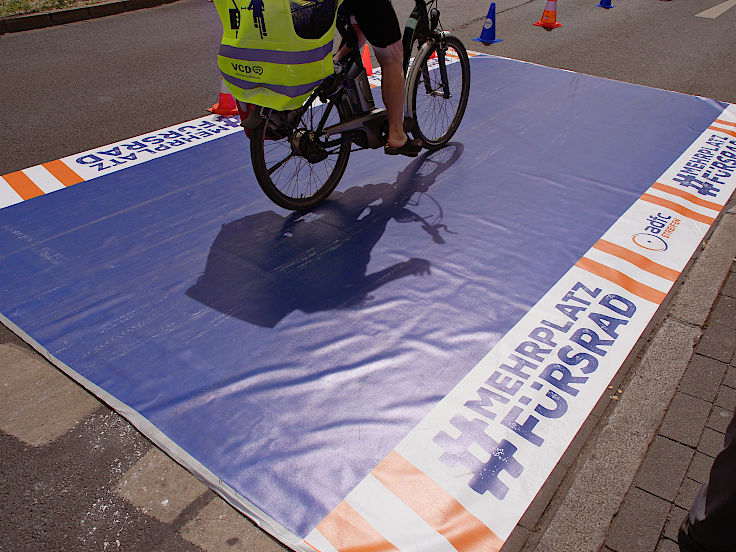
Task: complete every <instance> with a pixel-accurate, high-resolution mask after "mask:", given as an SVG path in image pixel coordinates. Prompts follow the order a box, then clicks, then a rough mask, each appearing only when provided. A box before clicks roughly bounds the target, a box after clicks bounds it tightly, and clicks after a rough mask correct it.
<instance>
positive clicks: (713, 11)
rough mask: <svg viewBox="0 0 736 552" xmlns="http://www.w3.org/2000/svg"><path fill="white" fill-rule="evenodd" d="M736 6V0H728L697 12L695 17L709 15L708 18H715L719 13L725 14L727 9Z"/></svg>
mask: <svg viewBox="0 0 736 552" xmlns="http://www.w3.org/2000/svg"><path fill="white" fill-rule="evenodd" d="M734 6H736V0H726V2H723V3H721V4H718V5H715V6H713V7H712V8H708V9H707V10H705V11H702V12H700V13H696V14H695V17H707V18H708V19H715V18H716V17H718V16H719V15H723V14H724V13H725V12H726V10H728V9H729V8H733V7H734Z"/></svg>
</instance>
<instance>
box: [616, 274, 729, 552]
mask: <svg viewBox="0 0 736 552" xmlns="http://www.w3.org/2000/svg"><path fill="white" fill-rule="evenodd" d="M735 353H736V264H734V265H732V266H731V270H730V272H729V276H728V278H727V280H726V283H725V285H724V286H723V288H722V290H721V292H720V294H719V296H718V299H717V302H716V304H715V306H714V308H713V310H712V312H711V314H710V316H709V318H708V321H707V323H706V326H705V328H704V332H703V336H702V337H701V339H700V341H699V342H698V344H697V346H696V348H695V354H694V355H693V357H692V359H691V360H690V363H689V364H688V366H687V370H686V371H685V374H684V376H683V378H682V380H680V384H679V385H678V387H677V392H676V394H675V396H674V398H673V399H672V402H671V403H670V406H669V408H668V410H667V414H666V416H665V418H664V420H663V421H662V425H661V426H660V427H659V430H658V431H657V435H656V436H655V438H654V440H653V441H652V443H651V445H650V446H649V450H648V451H647V455H646V457H645V458H644V461H643V463H642V465H641V467H640V468H639V471H638V473H637V474H636V477H635V479H634V483H633V485H632V486H631V488H630V489H629V491H628V493H627V494H626V497H625V499H624V502H623V504H622V506H621V508H620V510H619V512H618V514H616V516H615V518H614V519H613V522H612V524H611V528H610V531H609V533H608V537H607V539H606V542H605V547H604V550H605V551H606V552H642V551H646V552H654V551H656V552H677V551H678V550H679V548H678V546H677V530H678V528H679V525H680V522H681V521H682V519H683V518H684V516H685V513H686V511H687V509H688V508H689V507H690V505H691V504H692V502H693V500H694V498H695V495H696V494H697V491H698V489H699V488H700V485H701V484H702V483H704V482H705V481H706V480H707V479H708V474H709V472H710V468H711V466H712V465H713V459H714V457H715V455H716V454H717V453H718V451H719V450H720V448H721V446H722V445H723V439H724V434H725V431H726V426H727V425H728V422H729V421H730V420H731V417H732V416H733V412H734V409H735V408H736V359H735V358H734V355H735Z"/></svg>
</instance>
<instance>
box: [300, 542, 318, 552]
mask: <svg viewBox="0 0 736 552" xmlns="http://www.w3.org/2000/svg"><path fill="white" fill-rule="evenodd" d="M302 542H303V543H304V544H306V545H307V546H308V547H309V548H311V549H312V550H316V552H319V550H317V548H316V547H315V546H312V545H311V544H309V543H308V542H307V541H305V540H304V539H302Z"/></svg>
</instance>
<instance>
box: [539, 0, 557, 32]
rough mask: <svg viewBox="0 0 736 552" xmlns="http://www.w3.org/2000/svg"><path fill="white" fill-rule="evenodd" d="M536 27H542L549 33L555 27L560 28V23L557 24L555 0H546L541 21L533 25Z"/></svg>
mask: <svg viewBox="0 0 736 552" xmlns="http://www.w3.org/2000/svg"><path fill="white" fill-rule="evenodd" d="M535 25H536V26H537V27H544V28H545V29H546V30H548V31H551V30H552V29H556V28H557V27H562V23H557V0H547V5H546V6H545V7H544V12H542V19H540V20H539V21H537V22H536V23H535Z"/></svg>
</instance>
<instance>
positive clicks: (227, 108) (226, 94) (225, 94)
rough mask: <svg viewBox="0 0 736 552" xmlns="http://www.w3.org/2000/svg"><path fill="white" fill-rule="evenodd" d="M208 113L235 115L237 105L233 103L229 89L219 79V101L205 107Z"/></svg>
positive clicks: (226, 115)
mask: <svg viewBox="0 0 736 552" xmlns="http://www.w3.org/2000/svg"><path fill="white" fill-rule="evenodd" d="M207 111H209V112H210V113H214V114H215V115H223V116H225V117H229V116H230V115H236V114H237V113H238V106H236V105H235V99H234V98H233V96H232V94H230V90H228V88H227V86H226V85H225V81H224V80H221V81H220V101H218V102H217V103H216V104H215V105H213V106H212V107H210V108H209V109H207Z"/></svg>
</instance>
